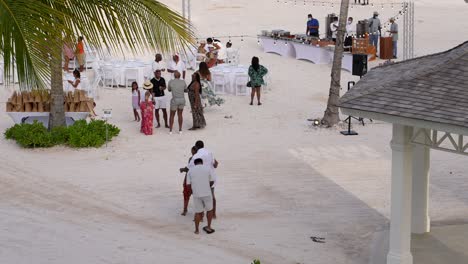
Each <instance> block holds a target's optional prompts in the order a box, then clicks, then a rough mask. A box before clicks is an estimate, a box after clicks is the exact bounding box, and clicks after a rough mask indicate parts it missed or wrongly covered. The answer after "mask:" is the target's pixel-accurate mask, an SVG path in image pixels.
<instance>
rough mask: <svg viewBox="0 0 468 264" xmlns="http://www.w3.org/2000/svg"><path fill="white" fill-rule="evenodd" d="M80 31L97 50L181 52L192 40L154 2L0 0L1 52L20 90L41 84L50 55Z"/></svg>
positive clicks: (183, 24)
mask: <svg viewBox="0 0 468 264" xmlns="http://www.w3.org/2000/svg"><path fill="white" fill-rule="evenodd" d="M77 35H83V36H84V37H85V39H86V41H87V42H88V43H89V44H90V45H91V46H93V47H95V48H96V49H97V50H98V51H99V52H100V53H101V54H102V52H103V50H104V49H106V50H109V51H111V52H112V53H113V54H122V53H123V52H124V51H126V50H130V51H131V52H145V51H154V50H158V51H160V52H171V51H181V50H185V49H186V47H187V46H188V45H189V44H191V43H193V42H194V33H193V29H192V27H191V26H190V24H189V23H188V21H187V20H186V19H184V18H183V17H181V16H180V15H179V14H178V13H176V12H174V11H172V10H170V9H169V8H168V7H167V6H166V5H164V4H162V3H159V2H157V1H154V0H131V1H129V0H86V1H83V0H34V1H31V0H0V54H3V56H4V63H5V75H8V74H10V70H11V66H12V63H13V62H15V63H16V66H17V69H18V77H19V82H20V86H21V87H22V88H31V87H40V88H45V87H46V86H47V83H48V82H49V81H50V74H51V70H50V68H51V65H50V64H51V56H61V50H62V46H63V43H64V42H71V41H74V40H75V37H76V36H77Z"/></svg>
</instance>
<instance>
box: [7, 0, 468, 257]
mask: <svg viewBox="0 0 468 264" xmlns="http://www.w3.org/2000/svg"><path fill="white" fill-rule="evenodd" d="M162 2H164V3H167V4H168V5H169V6H171V7H173V8H175V9H177V10H179V9H180V1H177V0H164V1H162ZM299 2H301V1H298V3H299ZM375 2H379V3H381V2H382V1H375ZM192 9H193V11H192V18H193V22H194V25H195V26H196V28H197V33H198V35H199V36H201V37H207V36H211V35H214V36H226V35H232V36H234V35H257V34H258V33H259V32H260V31H261V30H262V29H269V30H271V29H277V28H282V29H289V30H291V32H292V33H293V32H294V33H295V32H300V33H303V31H304V30H305V22H306V17H307V14H308V13H312V14H314V16H316V17H318V18H319V20H320V22H321V23H322V24H323V23H324V18H325V16H326V14H328V13H331V12H335V13H338V12H339V6H338V5H335V7H334V8H333V9H332V8H331V7H312V5H311V4H308V5H307V6H306V8H304V5H303V4H302V5H299V4H298V5H297V6H294V5H293V4H287V5H285V4H284V2H283V1H281V3H277V1H273V0H250V1H249V0H231V1H227V0H205V1H192ZM374 9H377V10H378V11H379V13H380V14H381V15H380V18H381V20H382V21H384V20H386V19H387V18H389V17H390V16H393V15H395V10H396V8H395V10H392V9H391V8H385V9H383V10H382V9H381V8H380V7H378V8H377V7H375V8H371V7H358V8H356V7H354V8H353V9H350V14H349V15H350V16H353V17H355V21H356V20H358V19H364V18H369V17H370V16H371V14H372V12H373V11H374ZM415 16H416V21H415V22H416V25H415V31H416V33H415V34H416V35H415V55H416V56H421V55H426V54H429V53H433V52H438V51H443V50H446V49H449V48H452V47H454V46H456V45H458V44H460V43H462V42H464V41H466V40H467V39H468V38H467V37H468V19H467V17H468V4H466V3H465V2H464V1H463V0H447V1H435V0H418V1H416V12H415ZM401 39H402V38H400V40H401ZM222 40H223V42H225V41H227V39H222ZM232 41H233V42H234V46H236V47H238V46H240V47H241V62H242V64H244V65H248V64H249V63H250V58H251V57H252V56H254V55H255V56H259V57H260V63H261V64H263V65H265V66H266V67H267V68H268V69H269V70H270V73H271V78H272V84H271V89H272V90H271V91H267V92H266V93H264V94H263V100H262V101H263V105H262V106H256V105H254V106H250V105H248V103H249V98H247V97H235V96H226V97H225V99H226V103H225V104H224V105H222V106H221V107H211V108H209V109H208V110H206V112H205V117H206V119H207V124H208V125H207V127H206V128H205V129H203V130H199V131H195V132H191V131H187V130H186V129H188V128H189V127H190V126H191V115H190V112H189V109H188V108H186V110H185V111H184V118H185V121H184V133H183V134H182V135H177V134H174V135H169V134H168V130H167V129H156V130H155V133H154V135H153V136H144V135H143V134H141V133H140V132H139V124H138V123H136V122H134V121H133V114H132V112H131V92H130V91H128V90H126V89H123V88H119V89H113V90H106V89H103V90H102V92H101V97H100V99H99V100H98V101H97V108H96V109H97V110H98V112H99V111H101V109H103V108H112V109H113V118H112V120H111V122H112V123H114V124H116V125H117V126H118V127H120V128H121V135H120V136H119V137H117V138H116V139H115V140H114V141H112V142H111V143H110V144H109V146H108V148H101V149H87V150H74V149H70V148H65V147H56V148H52V149H45V150H24V149H21V148H20V147H19V146H17V145H16V144H15V143H14V142H12V141H7V140H5V139H4V138H3V136H2V137H1V138H0V150H1V151H0V264H65V263H66V264H83V263H87V264H108V263H112V264H130V263H132V264H150V263H192V264H201V263H213V264H217V263H227V264H241V263H242V264H248V263H250V262H251V261H252V260H253V259H254V258H258V259H260V260H261V261H262V264H263V263H265V264H298V263H301V264H315V263H317V264H326V263H337V264H338V263H339V264H345V263H346V264H348V263H349V264H358V263H368V262H369V261H370V259H371V256H372V255H373V254H374V253H373V252H372V248H373V241H374V239H375V235H376V234H377V233H380V232H381V231H384V230H387V229H388V222H389V220H388V217H389V211H390V207H389V205H390V200H389V198H390V184H389V183H390V158H391V157H390V154H391V151H390V147H389V141H390V137H391V126H390V125H389V124H384V123H382V122H379V121H375V122H374V123H372V124H366V126H364V127H363V126H357V124H356V126H355V129H356V130H357V131H358V132H359V136H355V137H344V136H342V135H340V133H339V130H338V129H319V128H314V127H312V126H311V125H310V122H307V121H306V119H307V118H310V117H322V115H323V111H324V110H325V106H326V101H327V96H328V89H329V82H330V77H329V76H330V69H331V65H314V64H312V63H309V62H306V61H298V60H294V59H291V58H285V57H281V56H278V55H274V54H266V53H263V51H262V49H261V47H260V46H259V45H258V44H257V39H256V38H255V37H253V38H251V37H246V38H244V41H243V42H241V41H240V39H238V38H237V39H234V38H233V39H232ZM400 52H402V42H401V41H400ZM152 56H153V55H148V57H147V59H151V58H152ZM357 79H358V78H356V77H355V76H351V74H350V73H348V72H345V71H343V72H342V84H343V85H342V86H343V87H346V83H347V82H348V81H349V80H357ZM344 91H345V90H343V92H344ZM9 95H10V91H9V90H8V89H0V102H1V103H2V105H3V102H5V101H6V99H7V97H8V96H9ZM4 111H5V109H4V107H1V108H0V131H2V132H3V131H5V129H7V128H8V127H10V126H12V125H13V122H12V121H11V119H10V118H9V117H8V116H7V114H6V113H5V112H4ZM226 115H232V116H233V118H232V119H226V118H224V117H225V116H226ZM198 139H201V140H203V141H205V144H206V146H207V148H209V149H210V150H212V151H213V152H214V154H215V156H216V158H217V159H218V160H219V162H220V167H219V168H218V171H217V174H218V180H219V181H218V186H217V189H216V194H217V200H218V219H216V220H215V221H214V223H213V228H214V229H216V232H215V233H214V234H212V235H207V234H205V233H201V234H200V235H195V234H193V229H194V227H193V222H192V220H191V219H192V215H193V214H192V210H191V208H189V214H188V215H187V216H185V217H184V216H181V215H180V212H181V210H182V201H183V198H182V181H183V174H180V173H179V172H178V169H179V168H180V167H183V166H185V164H186V162H187V159H188V157H189V152H190V148H191V146H192V145H193V144H194V142H195V141H196V140H198ZM432 153H433V155H432V168H431V190H430V191H431V204H430V213H431V220H432V221H433V222H434V223H435V224H438V225H443V224H444V223H467V222H468V193H467V192H466V190H467V189H468V173H467V170H466V168H467V165H466V164H467V163H466V157H463V156H456V155H452V154H448V153H444V152H437V151H433V152H432ZM310 236H320V237H325V238H326V243H324V244H318V243H314V242H312V240H311V239H310Z"/></svg>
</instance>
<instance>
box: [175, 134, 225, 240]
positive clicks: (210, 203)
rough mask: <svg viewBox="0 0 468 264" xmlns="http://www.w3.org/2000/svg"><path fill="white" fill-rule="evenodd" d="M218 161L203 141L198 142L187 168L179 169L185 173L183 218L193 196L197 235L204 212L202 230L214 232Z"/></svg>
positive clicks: (209, 232) (193, 148)
mask: <svg viewBox="0 0 468 264" xmlns="http://www.w3.org/2000/svg"><path fill="white" fill-rule="evenodd" d="M218 165H219V163H218V161H217V160H216V159H215V158H214V155H213V153H212V152H211V151H209V150H208V149H206V148H205V144H204V143H203V141H201V140H198V141H197V142H195V146H193V147H192V149H191V157H190V158H189V160H188V164H187V166H185V167H183V168H180V169H179V171H180V173H185V177H184V181H183V185H182V186H183V191H182V193H183V198H184V203H183V211H182V214H181V215H183V216H185V215H187V212H188V205H189V201H190V196H193V209H194V212H195V216H194V222H195V234H199V225H200V222H201V221H203V217H204V213H205V212H206V218H207V225H206V226H205V227H203V230H204V231H205V232H206V233H208V234H211V233H213V232H215V230H214V229H213V228H212V227H211V222H212V220H213V219H216V197H215V186H216V180H217V177H216V173H215V169H216V168H218Z"/></svg>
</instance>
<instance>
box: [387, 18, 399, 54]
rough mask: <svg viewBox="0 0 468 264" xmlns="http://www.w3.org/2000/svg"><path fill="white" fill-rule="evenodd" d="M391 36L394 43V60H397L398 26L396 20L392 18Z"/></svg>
mask: <svg viewBox="0 0 468 264" xmlns="http://www.w3.org/2000/svg"><path fill="white" fill-rule="evenodd" d="M390 23H391V24H390V30H389V32H390V34H391V36H392V42H393V58H394V59H396V58H397V45H398V24H397V23H395V18H393V17H392V18H390Z"/></svg>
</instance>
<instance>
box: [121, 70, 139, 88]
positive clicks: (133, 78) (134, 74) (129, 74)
mask: <svg viewBox="0 0 468 264" xmlns="http://www.w3.org/2000/svg"><path fill="white" fill-rule="evenodd" d="M124 74H125V83H124V85H125V86H124V87H125V88H126V87H129V86H130V87H131V86H132V82H137V81H138V69H136V68H126V69H125V72H124Z"/></svg>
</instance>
